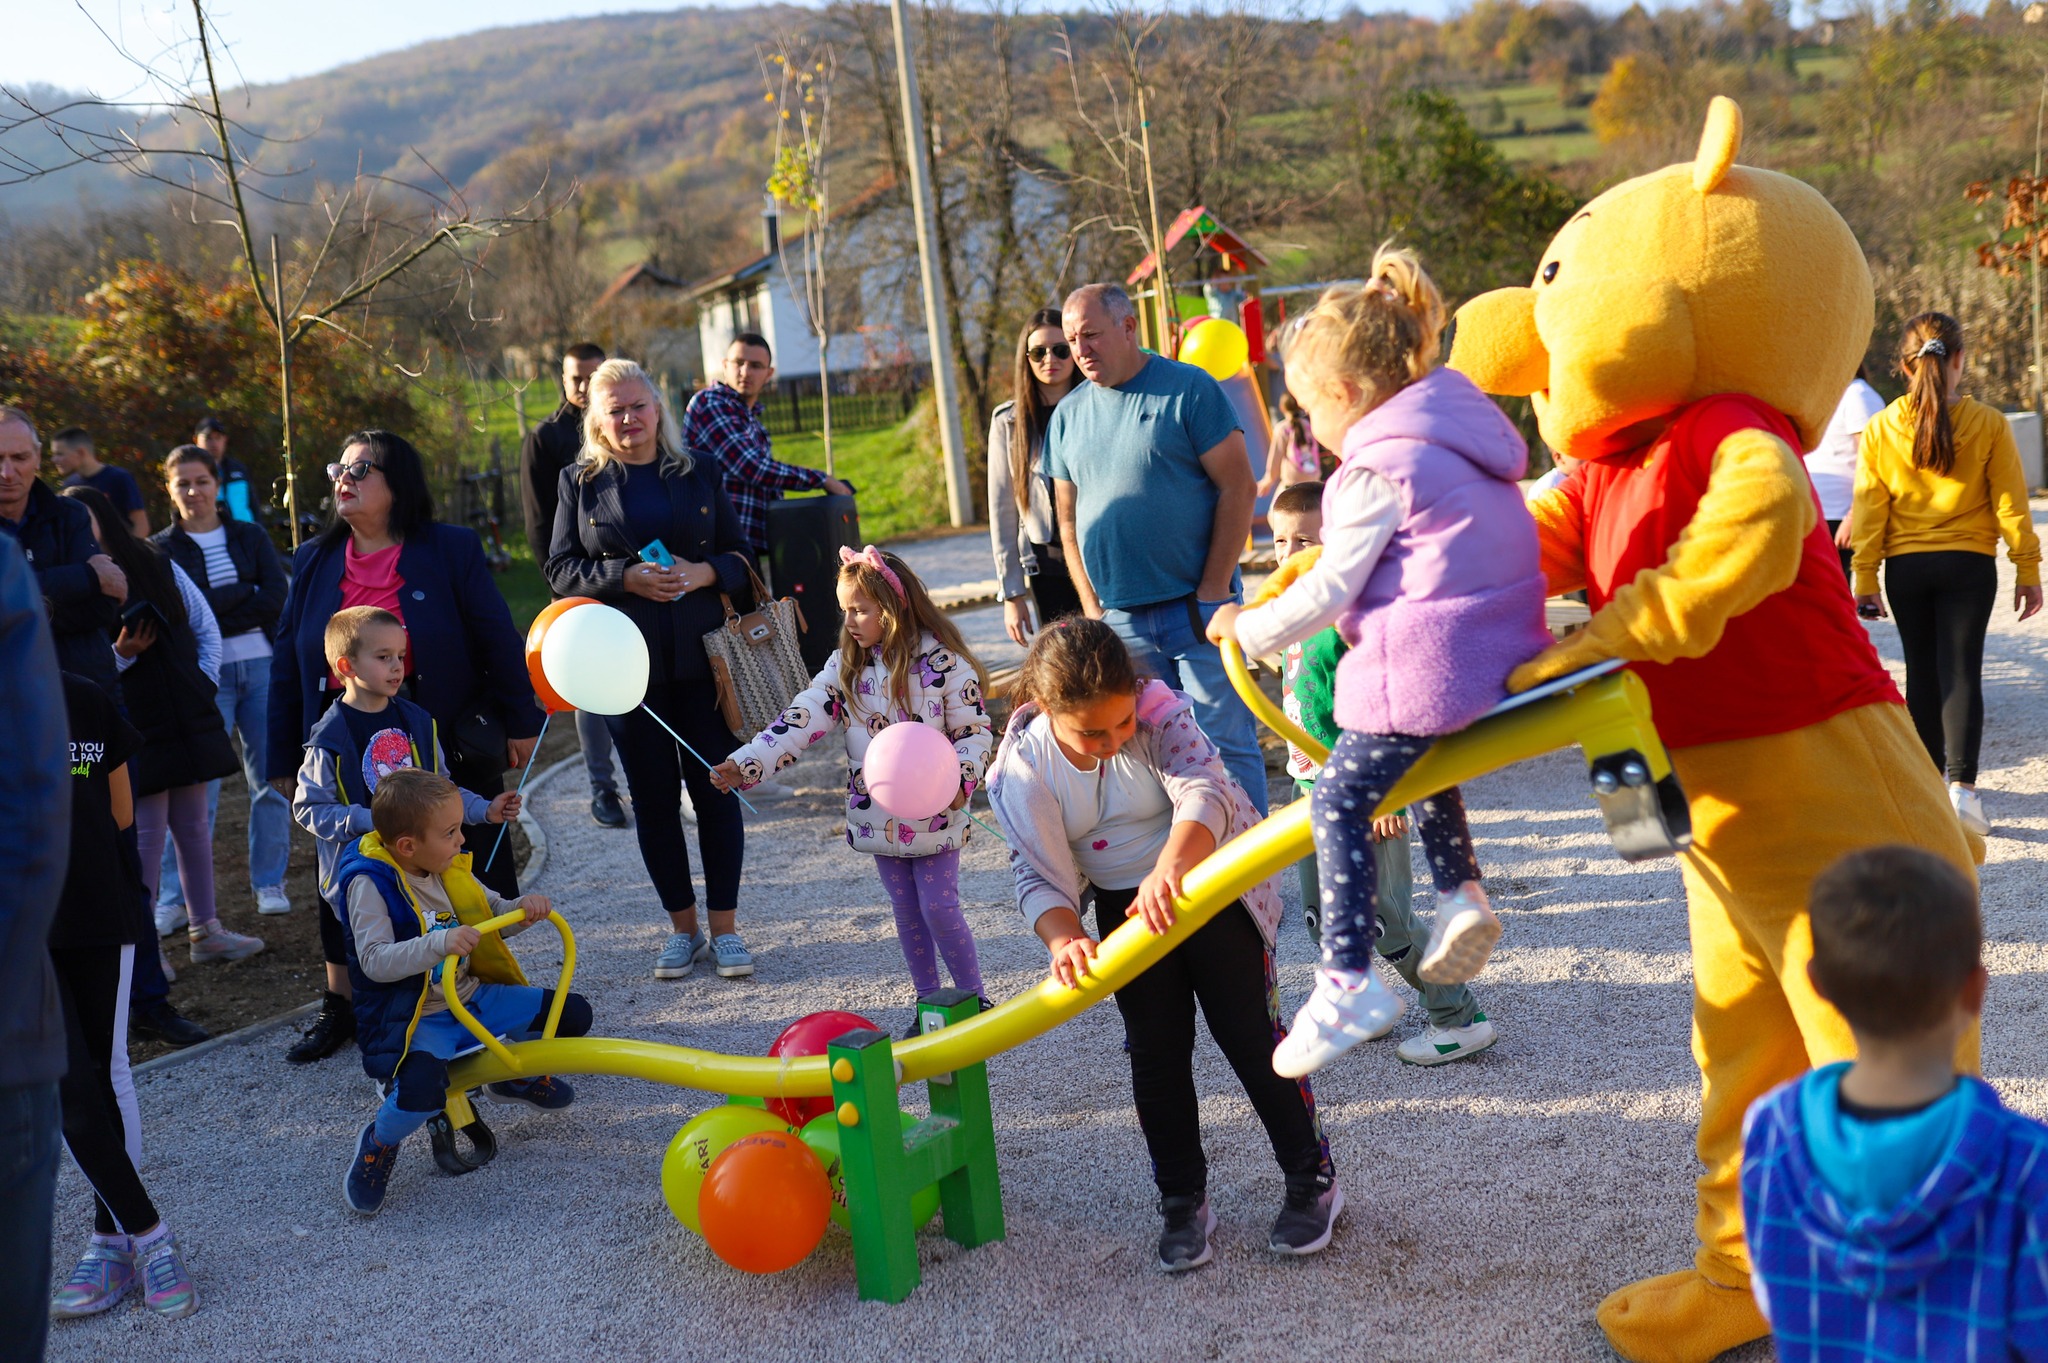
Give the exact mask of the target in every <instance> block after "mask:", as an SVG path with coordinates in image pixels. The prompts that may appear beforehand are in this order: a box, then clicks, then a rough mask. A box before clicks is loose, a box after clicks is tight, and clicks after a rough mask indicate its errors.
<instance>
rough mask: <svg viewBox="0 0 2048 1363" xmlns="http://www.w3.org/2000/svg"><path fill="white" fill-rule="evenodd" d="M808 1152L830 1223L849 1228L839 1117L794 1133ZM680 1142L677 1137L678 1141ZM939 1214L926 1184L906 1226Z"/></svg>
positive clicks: (935, 1190)
mask: <svg viewBox="0 0 2048 1363" xmlns="http://www.w3.org/2000/svg"><path fill="white" fill-rule="evenodd" d="M915 1120H916V1119H915V1118H914V1117H912V1116H911V1115H910V1114H909V1113H907V1112H906V1113H904V1114H903V1124H904V1125H905V1126H908V1125H910V1124H911V1122H913V1121H915ZM797 1135H799V1136H801V1137H802V1138H803V1142H804V1144H805V1145H808V1146H809V1147H810V1148H811V1153H812V1154H814V1155H816V1156H817V1157H818V1163H819V1164H821V1165H823V1166H824V1167H825V1182H826V1183H827V1184H829V1185H830V1186H831V1189H832V1205H831V1207H830V1208H829V1209H828V1211H829V1214H830V1216H831V1217H832V1224H833V1225H835V1226H839V1227H841V1228H842V1229H848V1230H850V1229H852V1226H853V1220H852V1218H851V1217H849V1216H848V1215H847V1212H846V1172H845V1170H844V1169H843V1168H842V1167H841V1165H840V1160H839V1114H838V1113H836V1112H827V1113H825V1114H824V1115H823V1116H821V1117H813V1118H812V1119H811V1120H810V1121H808V1122H806V1123H805V1124H804V1127H803V1130H801V1131H799V1132H797ZM679 1139H680V1138H679ZM938 1214H939V1185H938V1184H936V1183H932V1184H927V1185H926V1186H925V1187H922V1188H919V1189H918V1190H917V1191H916V1192H915V1193H913V1194H911V1197H910V1224H911V1225H913V1226H916V1227H917V1228H918V1229H920V1230H922V1229H924V1227H926V1226H929V1225H930V1224H931V1223H932V1218H933V1217H935V1216H937V1215H938Z"/></svg>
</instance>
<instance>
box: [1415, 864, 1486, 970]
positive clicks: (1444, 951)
mask: <svg viewBox="0 0 2048 1363" xmlns="http://www.w3.org/2000/svg"><path fill="white" fill-rule="evenodd" d="M1498 941H1500V919H1498V918H1496V917H1495V916H1494V913H1493V906H1492V905H1491V904H1489V903H1487V902H1486V891H1485V890H1482V889H1481V888H1479V882H1478V881H1476V880H1468V881H1466V882H1465V883H1464V884H1463V885H1460V886H1459V887H1458V888H1457V889H1456V890H1455V891H1453V892H1452V893H1450V894H1438V895H1437V897H1436V926H1435V927H1433V928H1431V929H1430V933H1429V945H1428V946H1426V947H1424V948H1423V950H1422V960H1421V961H1420V962H1419V963H1417V965H1416V967H1415V973H1416V974H1417V975H1418V976H1420V977H1421V978H1422V979H1423V980H1425V981H1427V982H1428V983H1430V984H1463V983H1465V982H1466V981H1467V980H1469V979H1471V978H1472V977H1473V976H1475V975H1477V974H1478V973H1479V972H1480V971H1482V970H1484V969H1486V958H1487V957H1488V956H1491V955H1492V954H1493V946H1494V943H1496V942H1498Z"/></svg>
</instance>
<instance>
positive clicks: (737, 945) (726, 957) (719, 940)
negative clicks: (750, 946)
mask: <svg viewBox="0 0 2048 1363" xmlns="http://www.w3.org/2000/svg"><path fill="white" fill-rule="evenodd" d="M711 961H712V964H713V966H714V967H715V968H716V969H717V971H718V973H719V974H720V975H723V976H724V977H725V978H726V979H732V978H734V977H735V976H739V975H751V974H753V973H754V955H753V953H752V952H750V951H748V950H747V944H746V943H745V942H742V941H741V940H740V935H739V934H738V933H736V932H726V933H720V934H719V935H718V936H716V937H714V938H712V939H711Z"/></svg>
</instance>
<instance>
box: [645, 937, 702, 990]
mask: <svg viewBox="0 0 2048 1363" xmlns="http://www.w3.org/2000/svg"><path fill="white" fill-rule="evenodd" d="M709 947H710V944H709V943H708V942H706V941H705V940H704V934H703V933H701V932H699V933H688V932H672V933H670V934H669V935H668V941H667V942H666V943H665V944H664V945H663V946H662V948H661V955H659V956H657V957H655V958H654V978H655V979H657V980H680V979H684V978H687V977H688V975H689V973H690V972H691V971H692V970H694V969H696V966H697V958H698V957H699V956H702V955H703V954H704V953H705V951H706V950H708V949H709Z"/></svg>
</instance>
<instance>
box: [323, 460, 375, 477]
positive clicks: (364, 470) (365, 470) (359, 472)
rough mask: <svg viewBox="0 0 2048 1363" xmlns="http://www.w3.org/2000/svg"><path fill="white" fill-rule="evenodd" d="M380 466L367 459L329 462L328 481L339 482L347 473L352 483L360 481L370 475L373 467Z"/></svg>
mask: <svg viewBox="0 0 2048 1363" xmlns="http://www.w3.org/2000/svg"><path fill="white" fill-rule="evenodd" d="M379 467H381V466H380V465H377V464H373V463H371V462H370V461H369V460H367V459H358V460H355V461H354V462H353V463H348V464H329V465H328V466H327V481H328V482H330V483H338V482H340V481H341V479H342V475H344V474H346V475H347V476H348V480H349V481H350V482H351V483H360V482H362V481H363V479H365V478H367V477H369V476H370V470H371V469H374V468H379Z"/></svg>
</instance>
